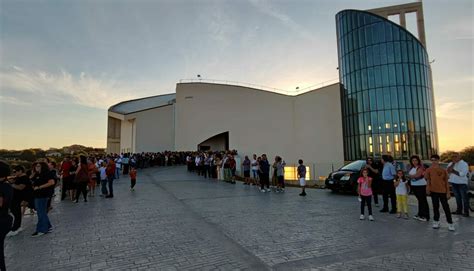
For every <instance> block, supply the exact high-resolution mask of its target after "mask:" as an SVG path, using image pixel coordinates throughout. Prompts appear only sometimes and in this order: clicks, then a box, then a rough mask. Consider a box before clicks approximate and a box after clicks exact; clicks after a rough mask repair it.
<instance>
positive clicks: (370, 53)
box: [365, 46, 374, 67]
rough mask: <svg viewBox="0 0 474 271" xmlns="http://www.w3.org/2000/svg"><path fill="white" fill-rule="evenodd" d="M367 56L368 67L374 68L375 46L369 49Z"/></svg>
mask: <svg viewBox="0 0 474 271" xmlns="http://www.w3.org/2000/svg"><path fill="white" fill-rule="evenodd" d="M365 54H366V58H367V67H372V66H373V65H374V54H373V46H369V47H367V49H366V52H365Z"/></svg>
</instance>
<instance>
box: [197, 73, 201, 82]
mask: <svg viewBox="0 0 474 271" xmlns="http://www.w3.org/2000/svg"><path fill="white" fill-rule="evenodd" d="M197 78H198V79H199V82H201V79H202V78H201V75H200V74H198V75H197Z"/></svg>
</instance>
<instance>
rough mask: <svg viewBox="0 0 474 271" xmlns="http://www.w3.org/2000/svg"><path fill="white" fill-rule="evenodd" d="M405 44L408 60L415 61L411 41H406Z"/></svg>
mask: <svg viewBox="0 0 474 271" xmlns="http://www.w3.org/2000/svg"><path fill="white" fill-rule="evenodd" d="M406 45H407V52H408V62H410V63H413V62H415V57H414V52H413V46H412V43H411V42H407V43H406Z"/></svg>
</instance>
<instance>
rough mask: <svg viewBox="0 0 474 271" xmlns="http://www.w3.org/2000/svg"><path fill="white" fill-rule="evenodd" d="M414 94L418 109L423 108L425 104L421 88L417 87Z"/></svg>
mask: <svg viewBox="0 0 474 271" xmlns="http://www.w3.org/2000/svg"><path fill="white" fill-rule="evenodd" d="M416 93H417V94H418V107H419V108H425V102H424V101H423V97H424V95H423V92H422V88H421V87H417V91H416Z"/></svg>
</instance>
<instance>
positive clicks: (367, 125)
mask: <svg viewBox="0 0 474 271" xmlns="http://www.w3.org/2000/svg"><path fill="white" fill-rule="evenodd" d="M364 124H365V126H364V130H365V133H366V134H367V133H372V125H371V124H370V113H369V112H365V113H364Z"/></svg>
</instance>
